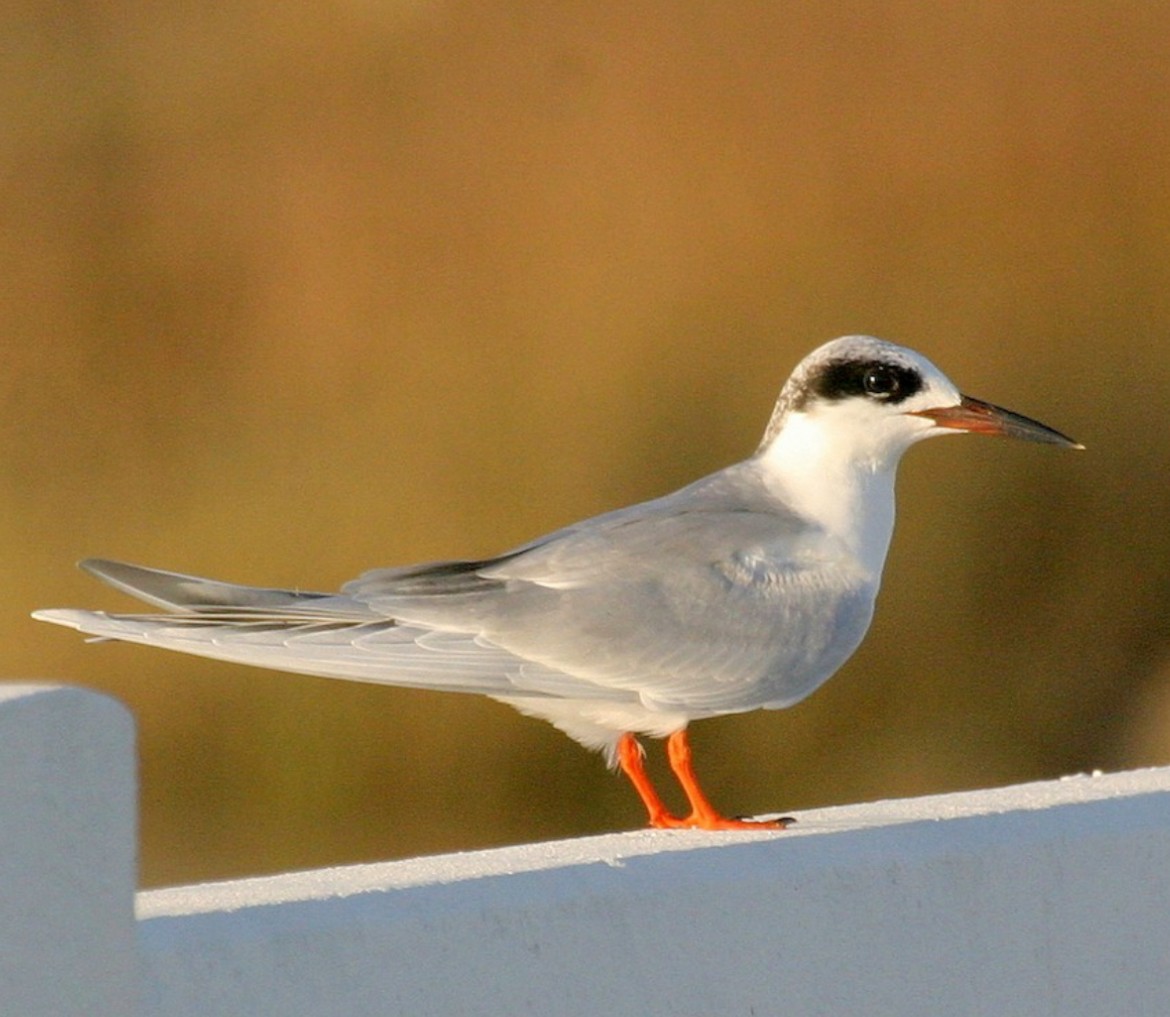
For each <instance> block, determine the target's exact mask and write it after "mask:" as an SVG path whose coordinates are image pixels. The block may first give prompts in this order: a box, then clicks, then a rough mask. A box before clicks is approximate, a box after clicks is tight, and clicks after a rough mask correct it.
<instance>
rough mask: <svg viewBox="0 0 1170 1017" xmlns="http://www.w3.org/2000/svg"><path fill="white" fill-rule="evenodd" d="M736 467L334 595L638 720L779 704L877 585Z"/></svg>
mask: <svg viewBox="0 0 1170 1017" xmlns="http://www.w3.org/2000/svg"><path fill="white" fill-rule="evenodd" d="M750 467H751V464H750V461H749V463H747V464H741V465H740V466H739V467H732V468H731V469H729V470H724V471H722V472H720V473H718V474H713V475H712V476H710V477H707V478H704V479H703V480H701V481H698V482H696V483H695V484H692V485H690V486H689V487H687V488H684V489H683V490H681V491H678V492H676V493H675V494H672V495H668V496H667V497H665V498H660V499H657V500H656V501H651V502H646V503H643V504H641V505H636V506H634V507H632V508H629V509H623V510H620V511H617V512H613V513H609V514H608V515H604V516H599V517H596V518H594V519H591V520H587V521H585V522H584V523H580V524H577V525H576V526H572V527H569V528H567V529H565V530H561V531H558V532H557V533H554V534H551V535H550V536H548V537H546V538H544V539H543V540H540V541H537V542H534V543H533V544H529V545H526V546H524V547H522V548H519V549H517V550H516V551H514V552H512V553H510V554H507V555H503V556H501V557H500V558H497V559H494V560H491V561H485V562H477V563H468V564H454V563H453V564H449V565H447V566H440V568H441V569H444V570H445V571H444V572H442V573H439V572H435V571H427V572H424V573H412V572H410V571H409V570H397V569H391V570H376V571H374V572H370V573H367V574H366V575H364V576H362V577H361V578H360V579H358V580H356V581H354V582H352V583H349V584H347V585H346V587H345V593H347V594H348V595H350V596H352V597H354V598H355V599H357V600H360V601H361V602H363V603H366V604H368V605H370V606H371V607H373V608H374V609H375V610H377V611H379V612H383V613H385V614H388V615H392V616H393V617H396V618H398V619H400V621H402V622H405V623H412V624H420V625H426V626H436V627H451V628H460V629H464V630H469V631H474V632H476V633H478V634H480V635H481V636H482V637H484V638H486V639H487V640H489V641H490V642H491V643H492V644H493V645H497V646H501V647H504V648H506V649H508V650H510V651H511V652H513V653H515V654H516V655H517V656H519V657H522V658H524V659H526V660H532V661H536V662H539V663H541V664H545V665H547V666H550V667H555V668H557V669H560V670H564V671H567V672H569V673H571V674H574V675H577V676H579V677H580V678H582V679H585V680H587V681H589V682H592V683H595V684H597V685H600V686H604V687H606V688H610V689H613V690H615V691H617V690H622V691H626V692H635V693H637V694H638V697H639V700H640V701H641V702H642V703H643V704H644V705H646V706H648V707H650V708H652V709H659V710H684V711H688V712H692V713H695V712H706V711H710V712H712V713H717V712H724V711H729V710H743V709H751V708H754V707H758V706H763V705H769V706H774V705H786V704H788V703H791V702H794V701H796V700H797V699H800V698H802V697H803V696H805V695H807V694H808V693H809V692H811V691H812V690H813V689H814V688H815V687H816V686H817V685H818V684H819V683H820V682H821V681H823V680H824V679H825V678H827V677H829V675H831V674H832V673H833V671H834V670H836V668H837V667H838V666H840V664H841V663H842V662H843V661H844V660H845V659H846V658H847V657H848V656H849V655H850V654H851V653H852V652H853V650H854V649H855V648H856V646H857V644H858V643H859V642H860V640H861V638H862V636H863V635H864V633H865V631H866V628H867V627H868V625H869V621H870V618H871V615H872V607H873V598H874V595H875V593H876V589H877V578H876V577H874V576H872V575H870V574H869V573H867V572H865V571H863V570H862V569H861V567H860V566H859V565H858V564H857V562H856V560H855V559H854V557H853V556H852V555H851V554H848V553H847V552H845V551H844V550H843V549H841V548H839V547H836V546H835V545H833V544H832V542H830V541H828V540H827V539H826V537H825V534H824V533H823V532H822V531H820V530H819V529H816V528H814V527H812V526H810V524H808V523H807V522H806V521H805V520H803V519H801V518H800V517H797V516H795V515H794V514H793V513H791V512H790V511H788V510H787V509H785V508H784V507H783V506H781V505H779V504H778V503H777V501H776V500H775V499H774V498H773V497H771V496H770V495H768V494H767V493H766V492H765V491H763V490H762V485H761V484H760V483H759V482H758V479H757V476H756V474H755V473H754V472H753V471H752V470H751V468H750Z"/></svg>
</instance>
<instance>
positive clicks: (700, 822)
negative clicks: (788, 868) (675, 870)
mask: <svg viewBox="0 0 1170 1017" xmlns="http://www.w3.org/2000/svg"><path fill="white" fill-rule="evenodd" d="M666 748H667V757H668V759H669V760H670V768H671V769H672V770H673V771H674V773H675V776H676V777H678V780H679V783H680V784H681V785H682V789H683V791H684V792H685V793H686V796H687V800H688V801H689V802H690V803H691V814H690V815H689V816H686V817H685V818H680V817H679V816H676V815H674V814H673V813H672V812H671V811H670V810H669V809H668V808H667V807H666V805H665V804H664V803H663V801H662V799H661V798H659V797H658V792H657V791H655V790H654V785H653V784H651V783H650V778H649V776H648V775H647V774H646V768H645V767H644V766H643V765H642V746H641V745H639V744H638V742H637V739H635V738H634V736H633V735H632V734H629V733H628V732H627V733H626V734H623V735H622V736H621V738H620V739H619V740H618V765H619V766H621V768H622V772H623V773H624V774H625V775H626V776H627V777H629V778H630V783H631V784H633V785H634V790H635V791H637V792H638V797H640V798H641V799H642V804H643V805H645V806H646V812H647V813H648V814H649V822H650V825H651V826H654V827H658V828H660V829H670V830H678V829H699V830H783V829H784V828H785V827H786V826H788V825H789V824H790V823H791V822H792V820H791V819H787V818H786V819H775V820H766V821H763V822H751V821H749V820H745V819H727V818H725V817H723V816H721V815H719V813H718V812H716V811H715V807H714V806H713V805H712V804H711V803H710V801H708V800H707V796H706V795H705V794H703V791H702V789H701V788H700V787H699V782H698V780H697V779H696V777H695V771H694V768H693V767H692V765H691V746H690V743H689V742H688V741H687V733H686V730H685V729H684V730H682V731H676V732H675V733H674V734H672V735H671V736H670V739H669V741H668V742H667V743H666Z"/></svg>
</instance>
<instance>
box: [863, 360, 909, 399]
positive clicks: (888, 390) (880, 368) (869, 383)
mask: <svg viewBox="0 0 1170 1017" xmlns="http://www.w3.org/2000/svg"><path fill="white" fill-rule="evenodd" d="M861 384H862V387H863V388H864V389H865V394H866V395H868V396H873V397H874V398H875V399H892V398H893V397H894V396H896V395H897V394H898V392H899V391H900V389H901V388H902V381H901V379H900V378H899V377H898V373H897V371H895V370H894V369H893V368H892V367H888V366H887V365H885V364H874V365H873V366H872V367H869V368H866V371H865V374H864V375H863V377H862V379H861Z"/></svg>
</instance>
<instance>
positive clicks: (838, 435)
mask: <svg viewBox="0 0 1170 1017" xmlns="http://www.w3.org/2000/svg"><path fill="white" fill-rule="evenodd" d="M959 431H972V432H975V433H978V434H995V435H1006V436H1008V437H1013V438H1023V439H1026V440H1028V441H1039V442H1048V443H1050V444H1054V445H1065V446H1072V447H1074V448H1079V447H1080V446H1079V445H1077V444H1076V443H1075V442H1074V441H1072V440H1071V439H1070V438H1066V437H1065V436H1064V435H1062V434H1060V433H1058V432H1056V431H1054V430H1052V429H1051V428H1049V427H1046V426H1044V425H1043V424H1040V423H1037V422H1036V421H1034V420H1029V419H1028V418H1027V417H1021V416H1019V415H1017V414H1015V413H1011V412H1009V411H1007V410H1003V409H1000V408H999V407H997V406H993V405H991V404H989V403H985V402H980V401H979V400H977V399H971V398H969V397H967V396H964V395H962V394H960V392H959V390H958V389H957V388H955V386H954V385H953V384H952V383H951V382H950V381H949V380H948V379H947V378H946V376H945V375H943V373H942V372H941V371H939V370H938V368H937V367H935V366H934V365H933V364H932V363H931V362H930V361H929V360H927V359H926V358H925V357H923V356H922V355H920V354H918V353H915V352H914V351H912V350H909V349H906V348H904V347H901V346H895V345H894V344H892V343H888V342H884V341H882V340H880V339H874V338H871V337H869V336H847V337H845V338H842V339H836V340H834V341H832V342H830V343H827V344H825V345H824V346H821V347H820V348H819V349H817V350H815V351H814V352H813V353H811V354H809V356H807V357H806V358H805V359H804V360H803V361H802V362H801V363H800V364H799V365H798V366H797V368H796V370H795V371H794V372H793V374H792V377H791V378H789V379H788V382H787V383H786V384H785V386H784V388H783V390H782V391H781V393H780V398H779V400H778V401H777V403H776V408H775V411H774V412H773V414H772V419H771V422H770V423H769V424H768V428H767V431H766V432H765V433H764V438H763V441H762V442H761V443H760V446H759V448H758V449H757V450H756V452H755V454H754V455H752V457H751V458H750V459H747V460H745V461H744V462H741V463H738V464H736V465H735V466H729V467H728V468H727V469H724V470H720V471H719V472H718V473H713V474H711V475H710V476H708V477H704V478H703V479H701V480H698V481H696V482H694V483H693V484H690V485H689V486H687V487H684V488H683V489H682V490H680V491H676V492H675V493H673V494H668V495H666V496H665V497H662V498H657V499H655V500H653V501H648V502H643V503H642V504H640V505H634V506H632V507H630V508H624V509H619V510H617V511H615V512H609V513H607V514H605V515H601V516H597V517H595V518H592V519H587V520H585V521H584V522H580V523H577V524H575V525H573V526H568V527H566V528H564V529H562V530H557V531H556V532H555V533H552V534H550V535H548V536H546V537H542V538H540V539H539V540H535V541H533V542H532V543H530V544H525V545H524V546H522V547H519V548H517V549H515V550H513V551H509V552H508V553H506V554H502V555H500V556H499V557H498V558H490V559H486V560H483V561H444V562H438V563H432V564H426V565H414V566H407V567H405V568H384V569H375V570H374V571H372V572H367V573H365V574H364V575H362V576H361V577H359V578H358V579H355V580H354V581H353V582H350V583H347V584H346V585H345V586H344V587H342V589H341V592H340V593H336V594H327V593H302V592H299V591H292V590H279V589H263V588H255V587H248V586H235V585H231V584H228V583H221V582H216V581H214V580H209V579H200V578H197V577H194V576H186V575H179V574H177V573H173V572H162V571H157V570H155V569H147V568H141V567H139V566H135V565H126V564H122V563H119V562H112V561H98V560H91V561H85V562H82V567H83V568H85V569H86V570H87V571H89V572H91V573H93V574H94V575H96V576H98V577H99V578H101V579H104V580H105V581H106V582H108V583H110V584H111V585H113V586H116V587H118V588H119V589H122V590H124V591H126V592H127V593H130V594H133V595H134V596H136V597H138V598H139V599H141V600H144V601H146V602H147V603H150V604H154V605H156V606H158V607H160V608H163V609H164V610H165V612H166V613H162V614H107V613H105V612H99V611H80V610H48V611H38V612H36V614H35V617H37V618H40V619H42V620H44V621H50V622H56V623H57V624H60V625H67V626H71V627H72V628H75V629H79V630H80V631H82V632H85V633H89V634H91V635H93V636H97V637H99V638H103V639H120V640H125V641H128V642H135V643H144V644H146V645H152V646H161V647H165V648H167V649H171V650H180V651H183V652H186V653H194V654H199V655H201V656H205V657H215V658H218V659H221V660H230V661H238V662H240V663H244V664H255V665H259V666H261V667H268V668H276V669H278V670H283V671H292V672H298V673H301V674H309V675H319V676H323V677H329V678H347V679H350V680H352V681H364V682H377V683H382V684H386V685H411V686H416V687H419V688H431V689H441V690H446V691H455V692H478V693H481V694H483V695H487V696H491V697H492V698H493V699H498V700H500V701H501V702H504V703H509V704H511V705H512V706H514V707H516V708H517V709H518V710H520V711H521V712H522V713H526V714H531V715H532V716H536V717H543V718H544V719H545V720H548V721H551V722H552V723H553V724H555V725H556V726H557V727H558V728H560V729H561V730H562V731H564V732H565V733H566V734H568V735H569V736H570V737H572V738H575V739H576V740H577V741H579V742H581V743H582V744H583V745H585V746H587V747H588V748H592V749H600V750H602V751H604V752H605V754H606V758H607V759H608V761H609V762H610V764H611V765H616V766H620V767H621V769H622V770H623V771H624V772H625V773H626V775H627V776H628V777H629V779H630V781H631V782H632V783H633V785H634V788H635V789H636V790H637V792H638V794H639V795H640V796H641V798H642V801H643V803H644V804H645V806H646V809H647V811H648V813H649V821H650V825H651V826H657V827H699V828H702V829H705V830H717V829H739V828H753V829H760V828H769V827H771V828H777V827H781V826H783V825H785V824H786V822H788V820H772V821H770V822H767V821H765V822H751V821H748V820H738V819H727V818H724V817H723V816H721V815H720V814H719V813H718V812H716V810H715V809H714V807H713V806H712V805H711V803H710V802H709V801H708V800H707V798H706V796H705V795H704V794H703V792H702V791H701V790H700V788H699V785H698V783H697V781H696V779H695V775H694V771H693V769H692V768H691V757H690V747H689V745H688V742H687V735H686V728H687V724H688V723H689V722H690V721H692V720H697V719H700V718H703V717H716V716H720V715H722V714H727V713H740V712H743V711H746V710H755V709H760V708H764V709H777V708H780V707H784V706H791V705H792V704H793V703H795V702H797V701H798V700H801V699H803V698H804V697H805V696H807V695H808V694H809V693H811V692H812V691H813V690H814V689H816V688H817V687H818V686H819V685H820V684H821V683H822V682H824V681H825V680H826V679H827V678H829V677H830V676H831V675H832V674H833V672H834V671H836V670H837V669H838V668H839V667H840V666H841V665H842V664H843V663H844V662H845V660H846V659H847V658H848V657H849V656H850V654H852V653H853V651H854V650H855V649H856V648H857V646H858V644H859V643H860V642H861V639H862V637H863V636H864V635H865V632H866V629H868V627H869V623H870V619H871V617H872V615H873V606H874V598H875V596H876V595H877V591H878V585H879V583H880V581H881V573H882V565H883V563H884V562H885V558H886V550H887V548H888V546H889V543H890V536H891V533H892V530H893V526H894V473H895V470H896V468H897V465H898V461H899V459H900V458H901V457H902V453H903V452H905V451H906V449H907V448H909V447H910V446H911V445H913V444H914V443H915V442H917V441H920V440H921V439H923V438H929V437H931V436H933V435H938V434H953V433H955V432H959ZM635 734H644V735H651V736H655V737H660V738H661V737H666V738H668V739H669V740H668V744H667V751H668V758H669V760H670V764H671V767H672V769H673V770H674V773H675V774H676V776H677V777H678V779H679V782H680V783H681V785H682V788H683V790H684V791H685V793H686V796H687V798H688V800H689V802H690V806H691V812H690V814H689V815H687V816H685V817H679V816H674V815H672V814H671V813H670V811H669V810H668V809H667V808H666V806H665V805H664V804H663V802H662V800H661V798H659V796H658V794H657V793H656V791H655V790H654V788H653V786H652V785H651V783H650V780H649V779H648V777H647V775H646V772H645V770H644V768H643V765H642V748H641V746H640V745H639V743H638V742H637V741H636V740H635V738H634V736H635Z"/></svg>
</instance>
